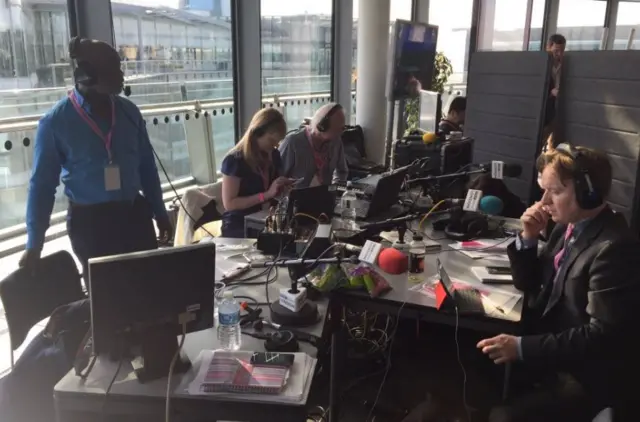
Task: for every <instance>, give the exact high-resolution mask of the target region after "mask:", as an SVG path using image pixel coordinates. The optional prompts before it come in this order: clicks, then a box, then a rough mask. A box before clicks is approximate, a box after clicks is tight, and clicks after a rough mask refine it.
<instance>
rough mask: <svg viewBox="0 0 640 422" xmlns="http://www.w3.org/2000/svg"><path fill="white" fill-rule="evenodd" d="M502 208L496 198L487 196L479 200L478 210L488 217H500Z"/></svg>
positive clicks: (500, 200) (500, 202) (501, 203)
mask: <svg viewBox="0 0 640 422" xmlns="http://www.w3.org/2000/svg"><path fill="white" fill-rule="evenodd" d="M503 208H504V203H503V202H502V199H500V198H498V197H497V196H492V195H487V196H483V197H482V199H480V205H479V207H478V209H479V210H480V211H481V212H483V213H485V214H488V215H500V213H502V210H503Z"/></svg>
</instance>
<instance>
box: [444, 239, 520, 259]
mask: <svg viewBox="0 0 640 422" xmlns="http://www.w3.org/2000/svg"><path fill="white" fill-rule="evenodd" d="M513 240H514V239H513V238H506V239H478V240H471V241H467V242H455V243H452V244H451V245H449V246H450V247H451V248H452V249H456V250H459V251H460V252H462V253H463V254H465V255H467V256H468V257H469V258H471V259H490V260H493V261H508V260H509V257H507V247H508V246H509V245H510V244H511V242H513Z"/></svg>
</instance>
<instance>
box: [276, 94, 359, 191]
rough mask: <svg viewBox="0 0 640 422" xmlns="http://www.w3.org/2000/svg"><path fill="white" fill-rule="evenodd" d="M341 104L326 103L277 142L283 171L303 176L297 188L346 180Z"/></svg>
mask: <svg viewBox="0 0 640 422" xmlns="http://www.w3.org/2000/svg"><path fill="white" fill-rule="evenodd" d="M345 120H346V118H345V114H344V110H343V108H342V106H341V105H340V104H336V103H330V104H326V105H324V106H322V107H320V109H318V111H317V112H316V113H315V114H314V115H313V118H312V119H311V124H310V125H309V126H306V127H304V128H301V129H299V130H297V131H295V132H293V133H291V134H289V135H287V137H286V138H285V139H284V141H282V144H281V145H280V155H281V156H282V171H283V175H284V176H287V177H290V178H293V179H302V181H300V182H298V183H297V184H296V187H298V188H307V187H310V186H319V185H329V184H331V182H332V181H333V180H334V179H338V180H341V181H345V180H347V176H348V175H349V169H348V168H347V160H346V158H345V154H344V147H343V145H342V139H341V136H342V132H343V130H344V126H345Z"/></svg>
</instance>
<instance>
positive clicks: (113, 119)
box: [69, 91, 116, 163]
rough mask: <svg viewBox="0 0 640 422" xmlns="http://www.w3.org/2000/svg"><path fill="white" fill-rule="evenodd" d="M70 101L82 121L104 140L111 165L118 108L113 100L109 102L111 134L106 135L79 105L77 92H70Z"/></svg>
mask: <svg viewBox="0 0 640 422" xmlns="http://www.w3.org/2000/svg"><path fill="white" fill-rule="evenodd" d="M69 99H70V100H71V104H73V108H75V109H76V112H77V113H78V115H80V117H82V120H84V121H85V122H86V123H87V125H89V127H90V128H91V130H93V132H94V133H95V134H96V135H98V136H99V137H100V139H102V141H103V142H104V147H105V149H106V150H107V155H108V156H109V163H111V162H112V160H113V157H112V155H111V140H112V138H113V128H114V127H115V126H116V107H115V102H114V101H113V98H109V102H110V103H111V127H110V128H109V132H107V133H104V132H102V130H101V129H100V128H99V127H98V125H97V123H96V122H95V121H94V120H93V119H92V118H91V117H90V116H89V114H87V112H86V111H85V109H84V108H82V106H81V105H80V103H78V99H77V98H76V95H75V92H73V91H71V92H69Z"/></svg>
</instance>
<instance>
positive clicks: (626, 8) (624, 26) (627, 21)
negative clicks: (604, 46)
mask: <svg viewBox="0 0 640 422" xmlns="http://www.w3.org/2000/svg"><path fill="white" fill-rule="evenodd" d="M633 30H635V31H633ZM639 32H640V3H639V2H634V1H621V2H620V3H618V16H617V17H616V39H615V41H614V42H613V49H614V50H626V49H627V46H629V47H631V49H632V50H639V49H640V42H638V41H637V40H639V39H640V37H639V36H640V34H639ZM630 38H631V39H630ZM629 41H631V44H630V45H629Z"/></svg>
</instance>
